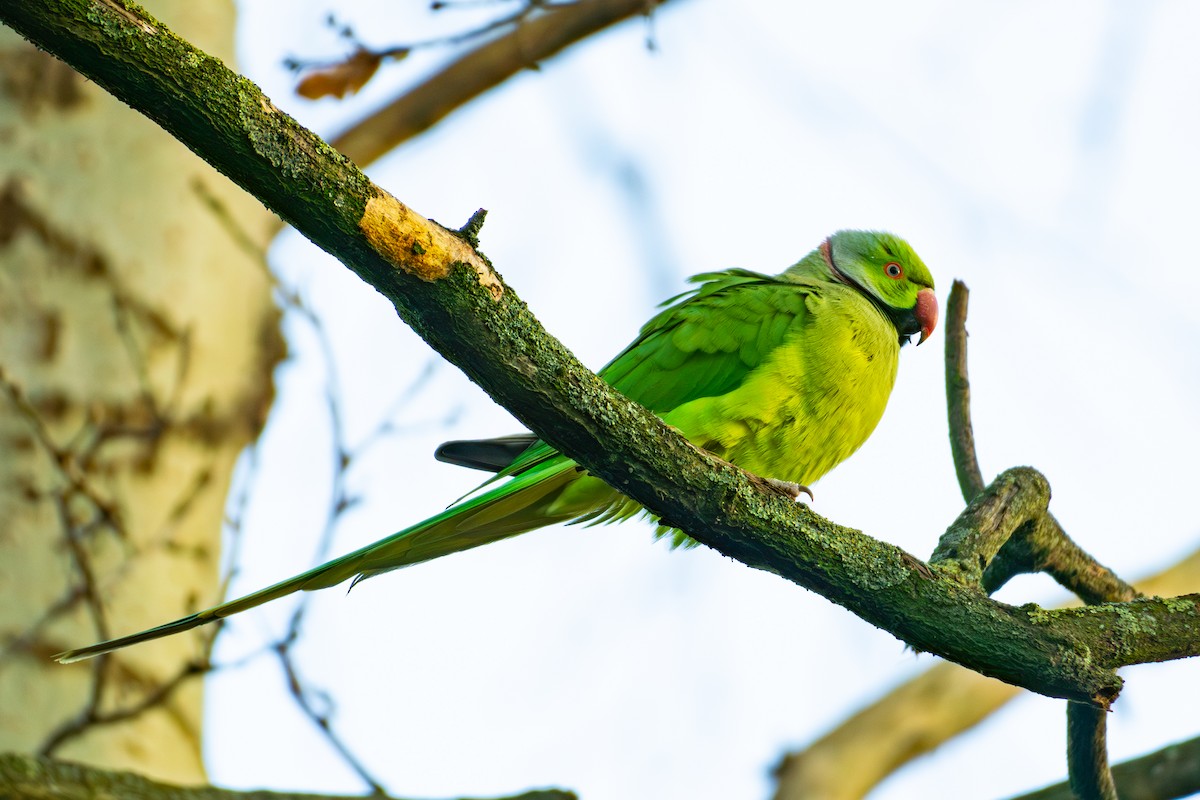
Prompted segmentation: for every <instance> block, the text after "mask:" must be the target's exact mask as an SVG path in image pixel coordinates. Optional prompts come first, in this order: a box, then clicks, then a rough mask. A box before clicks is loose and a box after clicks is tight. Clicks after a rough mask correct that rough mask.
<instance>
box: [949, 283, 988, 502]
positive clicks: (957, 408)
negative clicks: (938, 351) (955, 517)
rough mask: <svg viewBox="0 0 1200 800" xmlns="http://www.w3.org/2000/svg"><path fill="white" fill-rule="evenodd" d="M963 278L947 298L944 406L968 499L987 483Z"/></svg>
mask: <svg viewBox="0 0 1200 800" xmlns="http://www.w3.org/2000/svg"><path fill="white" fill-rule="evenodd" d="M969 296H970V291H969V290H968V289H967V285H966V284H965V283H963V282H962V281H959V280H956V281H954V284H953V285H952V286H951V287H950V299H949V300H947V301H946V410H947V415H948V416H949V422H950V426H949V427H950V454H951V456H952V457H953V458H954V472H955V474H956V475H958V485H959V488H960V489H962V496H963V499H964V500H966V501H967V502H968V503H969V502H971V499H972V498H974V497H975V495H977V494H979V493H980V492H982V491H983V487H984V486H985V485H986V484H985V483H984V481H983V473H982V472H981V471H980V470H979V460H978V459H977V458H976V456H975V432H974V429H973V428H972V426H971V382H970V381H969V380H968V379H967V299H968V297H969Z"/></svg>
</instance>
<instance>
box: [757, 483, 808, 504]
mask: <svg viewBox="0 0 1200 800" xmlns="http://www.w3.org/2000/svg"><path fill="white" fill-rule="evenodd" d="M763 480H765V481H766V482H767V483H768V484H769V485H770V486H771V487H772V488H774V489H778V490H779V491H781V492H783V493H784V494H786V495H787V496H788V497H790V498H792V499H793V500H799V499H800V495H801V493H803V494H806V495H808V499H809V501H810V502H811V501H813V500H815V499H816V498H814V497H813V493H812V489H809V488H808V487H807V486H805V485H803V484H800V483H792V482H791V481H781V480H779V479H778V478H763Z"/></svg>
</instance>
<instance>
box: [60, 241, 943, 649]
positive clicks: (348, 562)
mask: <svg viewBox="0 0 1200 800" xmlns="http://www.w3.org/2000/svg"><path fill="white" fill-rule="evenodd" d="M692 281H693V282H696V283H698V284H699V286H697V287H696V288H694V289H692V290H690V291H688V292H686V293H684V294H682V295H679V296H678V297H675V298H672V299H671V300H668V301H667V302H666V303H665V304H664V305H665V306H666V307H665V308H664V309H663V310H662V311H661V312H660V313H659V314H658V315H657V316H655V317H654V318H653V319H651V320H650V321H649V322H648V323H646V325H645V326H644V327H643V328H642V330H641V333H640V334H639V335H638V337H637V338H636V339H635V340H634V341H633V343H632V344H630V345H629V346H628V347H627V348H625V350H624V351H622V353H621V354H620V355H618V356H617V357H616V358H614V359H613V360H612V361H611V362H610V363H609V364H608V365H607V366H606V367H604V369H602V370H600V373H599V374H600V376H601V377H602V378H604V379H605V380H607V381H608V382H609V383H610V384H612V386H613V387H614V388H616V389H617V390H618V391H620V392H621V393H622V394H624V395H626V396H627V397H629V398H631V399H633V400H635V401H637V402H639V403H641V404H642V405H644V406H646V407H647V408H648V409H650V410H651V411H653V412H655V413H657V414H658V415H659V416H661V417H662V418H663V420H665V421H666V422H667V423H668V424H670V425H672V426H674V427H675V428H676V429H678V430H679V431H680V432H682V433H683V435H685V436H686V437H687V438H688V439H690V440H691V441H692V442H693V443H695V444H697V445H699V446H700V447H703V448H704V449H706V450H708V451H710V452H712V453H713V454H715V455H717V456H720V457H721V458H724V459H725V460H727V461H729V462H731V463H734V464H737V465H738V466H740V467H742V468H744V469H746V470H749V471H750V472H753V473H755V474H758V475H760V476H762V477H765V478H768V479H772V480H774V481H776V482H780V483H783V484H789V485H794V488H795V489H797V490H802V489H804V484H808V483H812V482H814V481H816V480H817V479H818V478H820V477H821V476H822V475H824V474H825V473H826V472H828V471H829V470H830V469H832V468H833V467H834V466H836V465H837V464H839V463H840V462H841V461H843V460H845V459H846V458H847V457H849V456H850V454H852V453H853V452H854V451H855V450H857V449H858V448H859V447H860V446H861V445H862V443H863V442H864V441H866V439H867V437H868V436H869V435H870V433H871V431H872V430H874V428H875V425H876V423H878V422H879V419H880V417H881V416H882V415H883V410H884V406H885V405H886V403H887V399H888V395H889V394H890V393H891V390H892V384H893V382H894V381H895V377H896V367H897V363H898V360H899V352H900V346H901V345H902V344H904V343H905V342H907V341H908V338H909V337H910V336H912V335H915V334H920V339H919V340H918V344H919V343H920V342H921V341H924V340H925V338H926V337H927V336H929V333H930V332H931V331H932V330H933V328H934V326H935V325H936V323H937V314H938V307H937V300H936V298H935V296H934V293H933V278H932V277H931V276H930V274H929V270H928V269H927V268H926V267H925V265H924V264H923V263H922V262H921V259H920V258H919V257H918V256H917V254H916V253H915V252H913V250H912V248H911V247H909V245H908V244H907V243H906V242H905V241H904V240H902V239H900V238H899V237H896V236H893V235H891V234H887V233H878V232H867V231H840V232H838V233H835V234H834V235H833V236H831V237H829V239H827V240H826V241H825V242H823V243H822V244H821V245H820V247H818V248H817V249H816V250H814V251H813V252H811V253H809V254H808V255H807V256H805V257H804V258H803V259H801V260H800V261H799V262H798V263H796V264H794V265H793V266H791V267H789V268H788V269H786V270H784V271H783V272H782V273H780V274H778V275H775V276H768V275H761V274H759V273H756V272H749V271H746V270H740V269H733V270H727V271H724V272H713V273H707V274H703V275H697V276H695V277H694V278H692ZM437 455H438V457H439V458H441V459H442V460H444V461H450V462H453V463H459V464H464V465H467V466H473V467H477V468H481V469H488V470H491V471H493V472H496V473H497V476H496V477H494V478H492V479H491V481H489V482H488V483H486V484H484V486H483V487H481V490H480V491H478V492H477V493H475V494H474V495H473V496H468V497H467V498H466V499H463V500H460V501H459V502H457V503H455V504H454V505H452V506H450V507H449V508H447V509H446V510H445V511H443V512H442V513H440V514H437V515H436V516H433V517H431V518H429V519H427V520H425V521H424V522H419V523H417V524H416V525H413V526H412V527H410V528H406V529H405V530H402V531H400V532H399V533H395V534H393V535H391V536H389V537H387V538H385V539H382V540H380V541H378V542H376V543H375V544H372V545H368V546H366V547H363V548H361V549H359V550H356V551H354V552H353V553H350V554H348V555H345V556H342V557H341V558H337V559H334V560H332V561H329V562H328V563H326V564H323V565H321V566H319V567H317V568H315V569H312V570H309V571H308V572H305V573H303V574H301V575H297V576H296V577H294V578H289V579H288V580H285V581H283V582H281V583H277V584H275V585H274V586H270V587H268V588H266V589H262V590H260V591H258V592H255V593H253V594H250V595H247V596H246V597H243V598H240V599H237V600H233V601H230V602H228V603H224V604H222V605H219V606H216V607H214V608H210V609H208V610H207V611H201V612H200V613H198V614H192V615H191V616H188V617H184V618H183V619H180V620H177V621H175V622H169V623H167V624H165V625H160V626H159V627H157V628H152V629H150V630H147V631H143V632H141V633H135V634H132V635H130V636H125V637H122V638H118V639H113V640H112V641H108V642H103V643H100V644H96V645H92V646H91V647H85V648H82V649H79V650H69V651H67V652H65V653H62V654H60V655H59V656H58V660H59V661H62V662H64V663H66V662H71V661H77V660H79V659H83V658H90V657H92V656H96V655H100V654H101V653H107V652H109V651H111V650H115V649H117V648H120V647H125V646H127V645H131V644H136V643H138V642H144V641H148V640H150V639H157V638H159V637H162V636H169V635H171V634H173V633H178V632H180V631H185V630H189V629H191V628H194V627H197V626H199V625H203V624H205V623H207V622H212V621H213V620H217V619H220V618H223V617H228V616H230V615H232V614H237V613H238V612H241V611H245V610H246V609H249V608H253V607H255V606H257V605H260V604H262V603H266V602H268V601H270V600H274V599H276V598H278V597H283V596H284V595H288V594H291V593H292V592H296V591H299V590H306V591H308V590H313V589H324V588H326V587H329V586H334V585H335V584H339V583H342V582H343V581H346V580H348V579H350V578H354V579H355V580H356V581H357V580H362V579H364V578H369V577H371V576H374V575H378V574H380V573H383V572H387V571H389V570H393V569H397V568H398V567H403V566H408V565H410V564H416V563H419V562H422V561H428V560H430V559H433V558H437V557H439V556H443V555H447V554H449V553H454V552H458V551H460V550H466V549H468V548H472V547H477V546H479V545H482V544H488V543H490V542H494V541H497V540H500V539H504V538H507V537H509V536H515V535H516V534H519V533H524V532H526V531H530V530H533V529H535V528H540V527H542V526H545V525H550V524H553V523H556V522H568V521H575V522H588V521H591V522H605V521H610V520H620V519H625V518H627V517H630V516H633V515H635V514H637V513H638V512H639V511H641V510H642V509H641V506H640V505H638V504H637V503H636V502H634V501H633V500H630V499H629V498H627V497H624V496H623V495H621V494H619V493H618V492H616V491H615V490H613V489H611V488H610V487H609V486H608V485H607V484H605V483H604V482H603V481H601V480H600V479H599V478H596V477H594V476H592V475H589V474H588V473H587V472H586V471H584V470H582V469H580V468H578V467H577V465H576V464H575V462H574V461H572V460H571V459H570V458H567V457H566V456H564V455H562V454H560V453H559V452H558V451H556V450H555V449H554V448H552V447H550V446H549V445H547V444H545V443H544V442H541V441H539V440H537V439H536V437H534V436H533V435H532V434H527V435H518V436H509V437H502V438H500V439H492V440H484V441H473V442H450V443H447V444H446V445H443V446H442V447H441V448H439V450H438V454H437ZM497 478H500V479H504V480H503V482H501V483H496V484H495V485H492V486H489V484H492V481H496V480H497ZM660 533H668V534H670V535H672V536H673V537H674V538H675V541H676V542H677V543H679V542H683V541H686V537H685V536H684V535H683V534H682V533H680V532H678V531H669V530H663V529H661V528H660Z"/></svg>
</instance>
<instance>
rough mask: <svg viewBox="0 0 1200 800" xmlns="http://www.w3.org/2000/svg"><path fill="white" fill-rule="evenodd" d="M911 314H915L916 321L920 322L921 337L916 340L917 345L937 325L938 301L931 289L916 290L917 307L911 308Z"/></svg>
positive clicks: (926, 337) (927, 336)
mask: <svg viewBox="0 0 1200 800" xmlns="http://www.w3.org/2000/svg"><path fill="white" fill-rule="evenodd" d="M913 314H914V315H915V316H916V318H917V322H919V323H921V338H920V339H918V340H917V344H918V345H919V344H921V342H923V341H925V340H926V339H928V338H929V334H931V333H933V329H934V328H936V327H937V319H938V303H937V295H935V294H934V293H933V289H922V290H921V291H919V292H917V307H916V308H915V309H913Z"/></svg>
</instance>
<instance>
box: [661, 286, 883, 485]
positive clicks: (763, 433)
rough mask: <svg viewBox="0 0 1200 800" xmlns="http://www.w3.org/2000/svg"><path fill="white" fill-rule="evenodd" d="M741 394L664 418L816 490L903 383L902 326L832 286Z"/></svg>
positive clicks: (755, 466) (721, 450)
mask: <svg viewBox="0 0 1200 800" xmlns="http://www.w3.org/2000/svg"><path fill="white" fill-rule="evenodd" d="M808 303H809V309H808V310H809V312H810V313H808V314H807V315H804V318H803V320H802V321H801V322H800V323H799V324H797V325H796V326H795V328H794V329H793V330H792V331H791V332H790V333H789V335H788V336H787V338H786V339H785V340H784V342H783V344H782V345H781V346H779V347H777V348H776V349H775V350H774V351H772V353H771V354H770V355H769V356H768V358H766V359H765V360H764V361H763V363H762V364H760V365H759V366H758V367H757V368H756V369H755V370H754V371H753V372H751V373H750V374H749V375H748V376H747V378H746V380H745V381H743V382H742V383H741V384H740V385H739V386H738V387H737V388H735V389H734V390H732V391H730V392H728V393H727V394H724V395H721V396H719V397H706V398H701V399H699V400H694V401H692V402H690V403H687V404H685V405H683V406H680V407H679V408H677V409H675V410H674V411H672V412H671V413H669V414H667V415H665V419H666V420H667V422H669V423H670V424H672V425H674V426H676V427H677V428H679V429H680V430H681V431H682V432H683V433H684V434H685V435H686V436H687V437H688V438H689V439H691V440H692V441H694V442H695V443H696V444H698V445H700V446H701V447H704V448H705V449H707V450H710V451H712V452H714V453H716V454H718V455H720V456H722V457H723V458H725V459H727V460H728V461H731V462H733V463H735V464H737V465H738V466H740V467H742V468H744V469H747V470H749V471H751V472H754V473H756V474H758V475H763V476H765V477H771V478H778V479H781V480H787V481H794V482H796V483H801V484H808V483H812V482H815V481H816V480H817V479H818V478H820V477H821V476H822V475H824V474H825V473H826V472H828V471H829V470H830V469H832V468H833V467H834V466H836V465H837V464H839V463H841V462H842V461H844V460H845V459H846V458H848V457H849V456H850V455H851V454H852V453H853V452H854V451H855V450H857V449H858V448H859V447H861V446H862V444H863V442H865V441H866V440H867V437H868V436H870V434H871V432H872V431H873V430H874V429H875V426H876V425H877V424H878V423H879V419H880V417H882V416H883V410H884V408H885V406H886V405H887V399H888V396H889V395H890V394H891V391H892V385H893V384H894V383H895V379H896V366H897V363H898V360H899V350H900V347H899V342H898V337H897V334H896V331H895V328H894V326H893V325H892V324H891V323H890V322H889V321H888V320H887V319H886V318H884V316H883V315H882V314H881V313H880V312H879V311H878V310H877V309H876V308H875V307H874V306H873V305H872V304H871V303H870V302H869V301H868V300H867V299H866V298H864V297H863V296H862V295H861V294H859V293H858V292H857V291H855V290H854V289H851V288H849V287H844V288H843V287H840V286H838V287H832V288H828V289H826V290H825V291H823V292H822V293H821V294H820V296H813V297H811V298H810V299H809V301H808Z"/></svg>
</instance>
